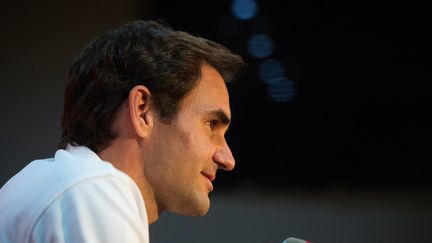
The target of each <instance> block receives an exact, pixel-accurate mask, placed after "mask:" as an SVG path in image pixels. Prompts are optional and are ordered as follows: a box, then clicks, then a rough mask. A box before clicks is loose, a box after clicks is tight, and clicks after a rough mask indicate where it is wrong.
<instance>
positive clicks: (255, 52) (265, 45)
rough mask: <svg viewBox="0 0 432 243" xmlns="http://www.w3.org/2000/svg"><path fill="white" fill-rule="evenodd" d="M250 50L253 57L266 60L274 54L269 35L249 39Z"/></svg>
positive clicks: (258, 35)
mask: <svg viewBox="0 0 432 243" xmlns="http://www.w3.org/2000/svg"><path fill="white" fill-rule="evenodd" d="M248 48H249V53H250V54H251V55H252V56H254V57H257V58H264V57H267V56H269V55H270V54H272V52H273V41H272V39H271V38H270V36H268V35H265V34H257V35H254V36H252V37H251V38H250V39H249V42H248Z"/></svg>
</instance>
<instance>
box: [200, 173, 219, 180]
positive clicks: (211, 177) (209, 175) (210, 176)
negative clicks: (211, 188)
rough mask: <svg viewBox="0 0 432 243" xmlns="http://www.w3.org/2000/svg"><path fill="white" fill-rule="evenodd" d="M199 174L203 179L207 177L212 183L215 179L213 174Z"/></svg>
mask: <svg viewBox="0 0 432 243" xmlns="http://www.w3.org/2000/svg"><path fill="white" fill-rule="evenodd" d="M201 174H203V175H204V176H205V177H207V178H208V179H209V180H210V181H214V180H215V179H216V175H215V174H208V173H205V172H201Z"/></svg>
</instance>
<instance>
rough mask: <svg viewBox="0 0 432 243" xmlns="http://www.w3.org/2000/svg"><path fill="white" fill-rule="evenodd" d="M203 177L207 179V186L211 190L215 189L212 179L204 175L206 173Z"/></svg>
mask: <svg viewBox="0 0 432 243" xmlns="http://www.w3.org/2000/svg"><path fill="white" fill-rule="evenodd" d="M203 177H204V180H206V183H207V188H208V189H209V191H213V184H212V182H211V181H210V179H209V178H207V177H206V176H204V175H203Z"/></svg>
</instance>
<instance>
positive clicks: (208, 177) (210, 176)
mask: <svg viewBox="0 0 432 243" xmlns="http://www.w3.org/2000/svg"><path fill="white" fill-rule="evenodd" d="M201 174H202V175H203V176H204V177H205V178H206V179H205V181H206V184H207V187H208V190H209V191H213V184H212V183H211V182H212V181H214V179H215V178H216V176H215V175H214V174H207V173H204V172H201Z"/></svg>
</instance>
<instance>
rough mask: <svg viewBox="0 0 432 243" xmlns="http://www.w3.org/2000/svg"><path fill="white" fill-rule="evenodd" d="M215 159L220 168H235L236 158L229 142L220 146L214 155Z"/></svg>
mask: <svg viewBox="0 0 432 243" xmlns="http://www.w3.org/2000/svg"><path fill="white" fill-rule="evenodd" d="M213 161H214V162H215V163H216V164H218V168H219V169H222V170H226V171H230V170H232V169H234V166H235V160H234V156H233V155H232V153H231V149H230V148H229V146H228V144H227V143H225V145H224V146H222V147H219V148H218V149H217V150H216V152H215V153H214V155H213Z"/></svg>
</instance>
